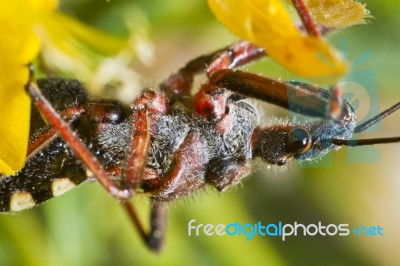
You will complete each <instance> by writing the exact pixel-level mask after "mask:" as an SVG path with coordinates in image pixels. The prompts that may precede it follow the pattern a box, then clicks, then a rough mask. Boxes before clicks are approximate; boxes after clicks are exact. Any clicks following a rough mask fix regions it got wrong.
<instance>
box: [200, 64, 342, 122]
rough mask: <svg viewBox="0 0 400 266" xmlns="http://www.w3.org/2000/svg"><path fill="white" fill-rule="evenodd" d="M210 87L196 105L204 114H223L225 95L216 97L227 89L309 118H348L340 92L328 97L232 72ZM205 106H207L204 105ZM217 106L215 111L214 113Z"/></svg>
mask: <svg viewBox="0 0 400 266" xmlns="http://www.w3.org/2000/svg"><path fill="white" fill-rule="evenodd" d="M206 86H208V87H209V88H211V89H207V90H205V92H203V91H202V90H200V91H199V94H200V95H199V96H197V95H196V98H197V97H198V98H199V100H197V101H196V103H199V104H200V107H201V108H203V109H201V108H199V109H200V113H201V112H205V113H206V114H207V113H210V112H209V110H210V109H211V110H213V113H212V112H211V113H212V114H217V115H220V114H221V112H217V111H218V110H220V109H221V106H222V104H225V103H224V102H223V101H222V99H221V97H222V96H223V97H225V94H224V93H219V94H216V96H214V95H213V93H214V92H215V91H218V90H221V89H220V88H223V89H222V91H223V90H225V89H227V90H229V91H232V92H235V93H238V94H241V95H244V96H247V97H251V98H255V99H259V100H262V101H265V102H269V103H272V104H275V105H277V106H281V107H283V108H285V109H288V110H290V111H293V112H297V113H301V114H304V115H308V116H314V117H322V118H332V117H333V118H337V117H338V116H337V114H338V113H339V114H341V115H345V113H342V112H343V110H342V108H341V106H342V103H343V100H342V94H341V93H340V90H339V89H333V91H332V92H331V93H328V92H327V91H325V90H322V89H321V88H319V87H316V86H313V85H308V84H302V83H285V82H282V81H279V80H275V79H271V78H268V77H263V76H259V75H256V74H253V73H248V72H243V71H238V70H237V71H234V70H229V69H223V70H219V71H218V72H216V73H215V74H214V75H212V77H211V78H210V80H209V84H207V85H206ZM225 93H226V92H225ZM214 94H215V93H214ZM210 95H211V96H210ZM213 97H214V98H215V97H220V99H219V101H217V100H216V99H214V98H213ZM299 98H301V99H299ZM209 99H211V100H209ZM204 102H205V103H207V104H204ZM202 106H205V107H202ZM213 106H214V109H212V107H213ZM196 107H197V106H196ZM196 110H197V108H196ZM203 110H205V111H203ZM216 118H218V116H216Z"/></svg>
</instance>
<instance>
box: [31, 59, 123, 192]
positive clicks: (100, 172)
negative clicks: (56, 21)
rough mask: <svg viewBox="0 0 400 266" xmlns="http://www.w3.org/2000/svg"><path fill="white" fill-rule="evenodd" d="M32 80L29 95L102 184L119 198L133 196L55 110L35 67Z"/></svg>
mask: <svg viewBox="0 0 400 266" xmlns="http://www.w3.org/2000/svg"><path fill="white" fill-rule="evenodd" d="M30 71H31V80H30V81H29V82H28V84H27V85H26V86H25V89H26V91H27V93H28V95H29V96H30V97H31V99H32V101H33V102H34V103H35V105H36V107H37V108H38V109H39V110H40V112H41V113H42V115H43V116H44V117H45V118H46V119H47V121H48V122H49V123H50V124H51V125H52V126H53V127H54V128H55V129H56V131H57V133H58V134H59V135H60V136H61V137H62V138H63V139H64V140H65V141H66V142H67V143H68V144H69V145H70V147H71V148H72V149H73V150H74V152H75V153H76V155H77V156H78V157H79V158H80V159H81V160H82V161H83V163H84V164H85V165H86V166H87V167H88V168H89V170H90V171H91V172H92V173H93V174H94V176H95V177H96V178H97V180H98V181H99V182H100V184H101V185H102V186H103V187H104V188H105V189H106V190H107V191H108V192H109V193H110V194H111V195H113V196H114V197H116V198H118V199H127V198H129V197H130V196H131V192H130V190H128V189H121V188H119V187H118V186H117V185H116V184H115V183H114V182H113V181H112V180H111V179H110V178H109V176H108V175H107V174H106V172H105V171H104V168H103V167H102V166H101V165H100V163H99V161H98V160H97V159H96V157H95V156H93V155H92V154H91V152H90V151H89V149H88V148H87V147H86V145H85V144H84V143H83V142H82V141H81V140H80V139H79V138H78V137H77V136H76V134H75V133H74V132H73V131H72V129H71V128H70V127H69V125H68V123H66V122H65V121H64V120H63V119H62V118H61V117H60V115H59V114H58V113H57V112H56V110H54V108H53V107H52V106H51V104H50V103H49V102H48V101H47V100H46V98H45V97H44V96H43V95H42V93H41V91H40V89H39V88H38V87H37V86H36V85H35V84H34V83H33V82H32V79H33V68H32V67H31V68H30Z"/></svg>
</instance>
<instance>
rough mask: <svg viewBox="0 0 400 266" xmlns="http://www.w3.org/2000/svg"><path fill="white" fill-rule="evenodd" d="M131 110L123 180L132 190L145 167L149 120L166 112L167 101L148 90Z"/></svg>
mask: <svg viewBox="0 0 400 266" xmlns="http://www.w3.org/2000/svg"><path fill="white" fill-rule="evenodd" d="M131 108H132V117H131V128H132V129H131V136H130V149H129V153H128V157H127V163H126V165H125V172H124V174H123V180H125V181H126V182H127V184H128V186H129V187H130V188H131V189H133V190H134V189H135V188H137V187H138V185H140V183H141V180H142V177H143V170H144V167H145V165H146V159H147V151H148V147H149V142H150V135H149V119H150V120H152V119H153V120H154V119H155V118H154V116H156V115H158V114H166V113H167V112H168V109H169V106H168V99H167V98H166V95H164V94H162V93H159V92H156V91H153V90H149V91H146V92H144V93H142V94H141V95H139V97H138V98H137V100H136V101H135V102H134V103H133V104H132V106H131Z"/></svg>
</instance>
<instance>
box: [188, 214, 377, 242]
mask: <svg viewBox="0 0 400 266" xmlns="http://www.w3.org/2000/svg"><path fill="white" fill-rule="evenodd" d="M351 234H353V235H356V236H371V237H377V236H383V227H381V226H379V225H377V226H375V225H373V226H364V225H363V226H360V227H351V226H350V225H349V224H345V223H343V224H328V225H324V224H323V223H322V222H318V223H317V224H307V225H305V224H302V223H298V222H294V223H293V224H290V223H283V222H277V223H263V222H260V221H259V222H258V223H255V224H241V223H239V222H233V223H230V224H217V225H214V224H202V223H196V219H192V220H190V221H189V223H188V236H200V235H205V236H224V235H227V236H230V237H234V236H237V237H245V239H246V240H252V239H253V238H254V237H255V236H261V237H279V238H280V239H281V240H282V241H286V240H287V239H288V238H289V237H296V236H310V237H314V236H324V237H332V236H341V237H345V236H349V235H351Z"/></svg>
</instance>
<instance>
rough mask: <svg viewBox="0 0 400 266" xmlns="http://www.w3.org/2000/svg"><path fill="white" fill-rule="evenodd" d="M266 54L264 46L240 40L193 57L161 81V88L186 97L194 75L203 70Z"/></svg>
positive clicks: (207, 70) (248, 61)
mask: <svg viewBox="0 0 400 266" xmlns="http://www.w3.org/2000/svg"><path fill="white" fill-rule="evenodd" d="M263 56H265V52H264V49H263V48H260V47H258V46H256V45H254V44H252V43H251V42H248V41H238V42H237V43H234V44H233V45H230V46H228V47H225V48H223V49H220V50H218V51H215V52H213V53H211V54H208V55H203V56H200V57H198V58H195V59H193V60H192V61H190V62H189V63H187V64H186V65H185V66H184V67H183V68H181V69H180V70H179V71H178V72H177V73H175V74H173V75H171V76H170V77H169V78H168V79H167V80H166V81H164V82H163V83H161V85H160V88H161V89H162V90H164V91H166V92H167V93H168V94H169V95H171V96H173V97H185V96H188V95H189V93H190V89H191V86H192V83H193V79H194V76H195V75H197V74H200V73H202V72H207V73H214V72H215V71H216V70H219V69H225V68H234V67H238V66H241V65H244V64H247V63H250V62H251V61H254V60H257V59H259V58H261V57H263Z"/></svg>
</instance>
